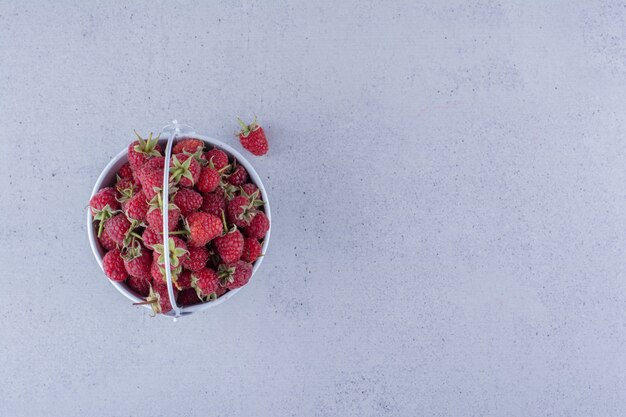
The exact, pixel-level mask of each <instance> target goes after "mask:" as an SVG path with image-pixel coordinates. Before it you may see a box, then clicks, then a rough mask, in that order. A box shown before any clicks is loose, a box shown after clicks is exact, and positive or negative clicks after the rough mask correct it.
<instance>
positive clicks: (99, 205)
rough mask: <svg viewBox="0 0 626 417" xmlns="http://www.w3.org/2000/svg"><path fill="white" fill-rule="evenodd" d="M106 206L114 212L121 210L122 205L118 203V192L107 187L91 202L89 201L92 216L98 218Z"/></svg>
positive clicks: (92, 198)
mask: <svg viewBox="0 0 626 417" xmlns="http://www.w3.org/2000/svg"><path fill="white" fill-rule="evenodd" d="M106 206H109V208H110V209H111V210H112V211H114V210H118V209H119V208H120V203H119V202H118V201H117V191H115V188H112V187H106V188H103V189H101V190H100V191H98V192H97V193H96V194H95V195H94V196H93V197H91V200H89V207H91V214H93V215H94V216H96V215H97V214H98V213H99V212H100V211H102V210H103V209H104V208H105V207H106Z"/></svg>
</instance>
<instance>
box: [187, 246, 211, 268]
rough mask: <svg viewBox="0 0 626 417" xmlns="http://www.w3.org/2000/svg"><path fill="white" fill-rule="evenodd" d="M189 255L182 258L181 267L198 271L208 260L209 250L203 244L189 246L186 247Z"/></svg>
mask: <svg viewBox="0 0 626 417" xmlns="http://www.w3.org/2000/svg"><path fill="white" fill-rule="evenodd" d="M187 250H188V251H189V255H188V256H187V257H185V258H183V261H182V262H183V268H187V269H188V270H190V271H199V270H200V269H202V268H204V267H205V266H206V263H207V261H208V260H209V250H208V249H207V248H206V247H205V246H197V247H196V246H191V245H189V247H188V248H187Z"/></svg>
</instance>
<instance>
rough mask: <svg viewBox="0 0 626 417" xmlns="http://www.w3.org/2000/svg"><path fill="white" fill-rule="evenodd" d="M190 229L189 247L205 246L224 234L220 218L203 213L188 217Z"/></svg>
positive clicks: (199, 212)
mask: <svg viewBox="0 0 626 417" xmlns="http://www.w3.org/2000/svg"><path fill="white" fill-rule="evenodd" d="M187 225H188V227H189V237H188V239H187V241H188V242H189V246H204V245H206V244H207V243H209V242H210V241H211V240H213V239H214V238H216V237H217V236H219V235H220V234H221V233H222V222H221V220H220V219H219V217H217V216H214V215H212V214H209V213H205V212H202V211H196V212H195V213H191V214H190V215H189V216H188V217H187Z"/></svg>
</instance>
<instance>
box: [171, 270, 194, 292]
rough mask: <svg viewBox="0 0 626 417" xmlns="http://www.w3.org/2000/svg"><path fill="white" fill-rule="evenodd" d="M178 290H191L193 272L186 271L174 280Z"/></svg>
mask: <svg viewBox="0 0 626 417" xmlns="http://www.w3.org/2000/svg"><path fill="white" fill-rule="evenodd" d="M174 284H175V285H176V288H178V289H179V290H186V289H188V288H191V271H187V270H184V271H183V272H181V273H180V274H179V275H178V276H177V277H176V280H174Z"/></svg>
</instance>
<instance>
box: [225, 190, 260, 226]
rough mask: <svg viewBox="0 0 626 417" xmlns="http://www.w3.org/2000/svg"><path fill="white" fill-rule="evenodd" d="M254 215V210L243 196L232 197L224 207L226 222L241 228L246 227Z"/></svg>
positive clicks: (255, 211)
mask: <svg viewBox="0 0 626 417" xmlns="http://www.w3.org/2000/svg"><path fill="white" fill-rule="evenodd" d="M256 213H257V210H256V208H255V207H254V206H253V205H252V204H251V203H250V200H249V199H248V198H247V197H244V196H237V197H234V198H233V199H232V200H230V201H229V202H228V205H227V207H226V217H227V218H228V221H229V222H230V223H233V224H235V225H236V226H237V227H241V228H244V227H246V226H248V225H249V224H250V221H251V220H252V218H253V217H254V216H255V215H256Z"/></svg>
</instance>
